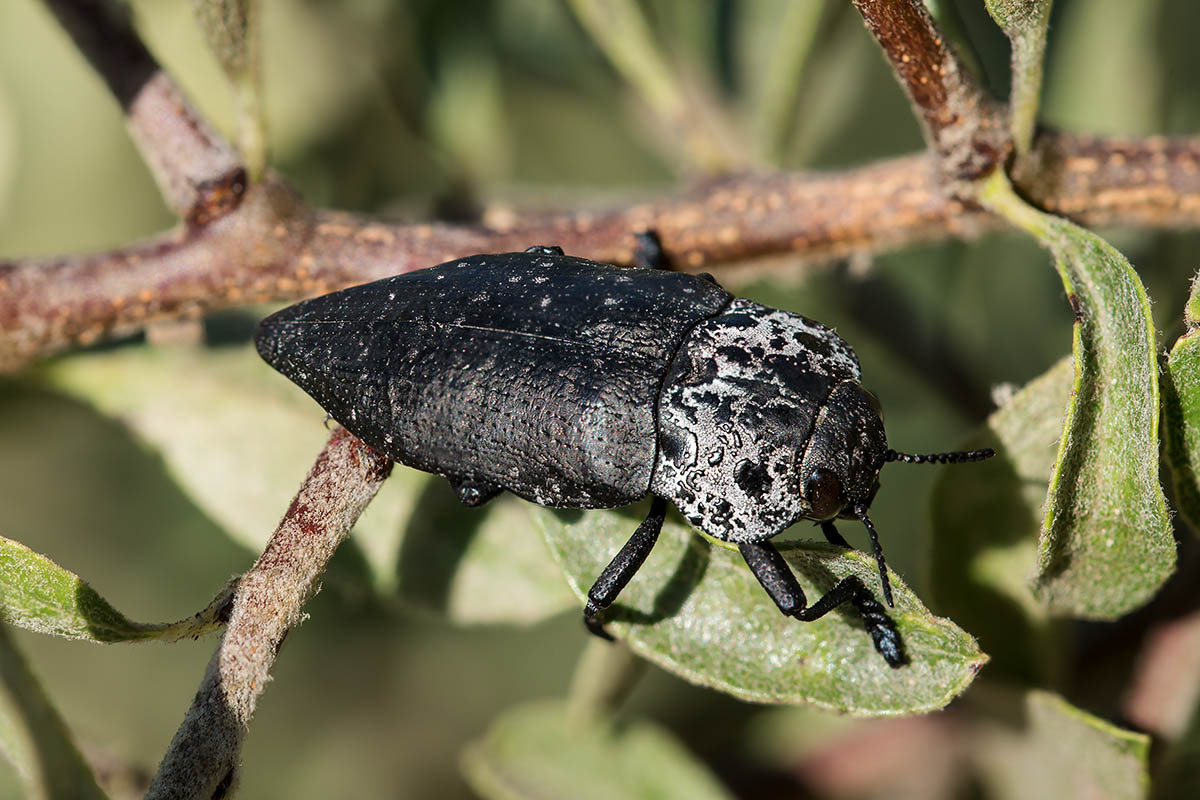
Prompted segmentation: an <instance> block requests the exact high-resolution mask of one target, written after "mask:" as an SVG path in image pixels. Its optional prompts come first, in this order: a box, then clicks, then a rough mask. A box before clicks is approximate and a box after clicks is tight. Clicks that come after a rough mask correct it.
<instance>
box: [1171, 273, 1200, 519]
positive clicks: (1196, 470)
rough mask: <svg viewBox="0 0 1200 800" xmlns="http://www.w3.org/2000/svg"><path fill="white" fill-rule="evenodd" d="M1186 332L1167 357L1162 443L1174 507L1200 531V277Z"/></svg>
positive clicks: (1187, 310)
mask: <svg viewBox="0 0 1200 800" xmlns="http://www.w3.org/2000/svg"><path fill="white" fill-rule="evenodd" d="M1184 323H1185V324H1186V325H1187V332H1186V333H1184V334H1183V336H1180V337H1179V340H1178V341H1176V342H1175V346H1174V347H1172V348H1171V354H1170V355H1169V356H1168V357H1167V369H1166V373H1165V375H1164V376H1163V426H1164V430H1163V443H1164V445H1165V446H1164V455H1165V457H1166V461H1167V464H1168V465H1169V466H1170V467H1171V475H1172V477H1173V478H1174V484H1175V504H1176V505H1177V506H1178V507H1179V511H1180V513H1181V514H1183V516H1184V518H1185V519H1187V521H1188V524H1190V525H1191V526H1192V530H1197V531H1200V276H1198V277H1197V279H1196V280H1193V282H1192V293H1191V295H1190V296H1189V297H1188V302H1187V306H1186V307H1185V309H1184Z"/></svg>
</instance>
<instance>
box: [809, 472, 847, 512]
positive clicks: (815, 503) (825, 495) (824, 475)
mask: <svg viewBox="0 0 1200 800" xmlns="http://www.w3.org/2000/svg"><path fill="white" fill-rule="evenodd" d="M804 499H805V500H806V501H808V507H809V509H810V515H811V517H812V518H813V519H832V518H833V517H835V516H837V513H838V512H839V511H841V510H842V506H844V505H846V502H845V500H844V499H843V498H842V482H841V481H840V480H838V477H837V476H836V475H834V474H833V472H831V471H830V470H827V469H815V470H813V473H812V475H809V476H808V480H807V481H805V482H804Z"/></svg>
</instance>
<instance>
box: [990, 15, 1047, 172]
mask: <svg viewBox="0 0 1200 800" xmlns="http://www.w3.org/2000/svg"><path fill="white" fill-rule="evenodd" d="M985 4H986V5H987V10H988V13H989V14H991V15H992V19H994V20H995V21H996V24H997V25H999V26H1000V29H1001V30H1003V31H1004V33H1005V35H1006V36H1008V38H1009V41H1011V42H1012V97H1011V98H1010V102H1009V106H1010V108H1011V109H1012V110H1011V113H1010V119H1009V130H1010V131H1011V133H1012V138H1013V147H1014V148H1015V149H1016V151H1017V156H1018V157H1023V156H1025V155H1027V154H1028V153H1029V152H1030V150H1031V149H1032V147H1033V133H1034V128H1035V127H1036V125H1037V111H1038V104H1039V103H1040V102H1041V94H1042V60H1043V56H1044V55H1045V52H1046V29H1047V26H1048V25H1049V24H1050V5H1051V0H986V2H985Z"/></svg>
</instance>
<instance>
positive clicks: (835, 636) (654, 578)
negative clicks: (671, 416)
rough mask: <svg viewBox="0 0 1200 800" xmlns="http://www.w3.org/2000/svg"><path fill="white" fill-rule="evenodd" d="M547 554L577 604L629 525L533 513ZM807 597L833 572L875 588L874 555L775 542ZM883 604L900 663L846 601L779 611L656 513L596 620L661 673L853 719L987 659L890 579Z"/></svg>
mask: <svg viewBox="0 0 1200 800" xmlns="http://www.w3.org/2000/svg"><path fill="white" fill-rule="evenodd" d="M538 519H539V520H540V521H541V523H542V529H543V531H544V533H545V534H546V540H547V541H548V542H549V544H550V549H551V551H552V552H553V553H554V555H555V558H557V559H558V561H559V564H560V565H561V566H562V568H563V570H564V571H565V572H566V573H567V580H568V581H569V582H570V584H571V588H572V589H573V590H574V591H575V594H576V595H577V596H578V597H579V598H580V599H581V600H582V598H584V596H585V595H586V592H587V590H588V589H589V588H590V586H591V583H592V581H594V580H595V578H596V576H598V575H599V574H600V572H601V570H602V569H603V568H604V567H605V565H606V564H607V563H608V562H609V560H610V559H611V558H612V557H613V556H614V555H615V554H616V553H617V551H618V550H619V549H620V548H621V546H622V545H623V544H624V543H625V541H626V540H627V539H628V538H629V536H630V534H632V532H633V530H634V528H635V527H636V526H637V522H638V520H636V519H634V518H632V517H629V516H627V515H625V514H622V513H618V512H610V511H589V512H587V513H586V514H584V513H582V512H570V511H557V512H552V511H549V510H540V511H539V512H538ZM779 549H780V552H782V553H783V555H784V558H785V559H786V560H787V561H788V563H789V565H790V566H791V568H792V570H793V571H794V572H795V573H796V577H797V578H798V579H799V581H800V584H801V586H803V587H804V590H805V592H806V593H807V595H808V598H809V600H810V601H814V600H816V599H817V598H818V597H820V596H821V595H823V594H824V593H825V592H826V591H828V590H829V589H830V588H832V586H833V585H834V583H835V582H836V581H837V580H838V579H840V578H841V577H843V576H845V575H849V574H853V575H857V576H859V577H860V578H861V579H862V580H863V581H864V583H866V585H867V586H878V583H879V576H878V573H877V572H876V567H875V562H874V560H873V559H871V558H870V557H868V556H866V555H864V554H862V553H858V552H855V551H850V552H847V551H844V550H842V549H841V548H837V547H833V546H832V545H826V544H816V543H803V544H798V543H786V542H785V543H780V544H779ZM892 586H893V588H894V591H895V598H896V608H895V609H893V610H891V612H890V613H891V614H892V618H893V619H894V620H896V623H897V625H898V627H899V630H900V634H901V636H902V637H903V638H904V645H905V647H906V649H907V653H908V656H909V658H910V659H911V660H912V663H911V664H909V665H907V666H904V667H902V668H900V669H892V668H890V667H888V666H887V664H886V662H884V660H883V658H882V656H880V655H879V654H878V653H877V652H875V649H874V647H873V646H872V644H871V638H870V637H869V636H868V635H867V633H866V631H865V630H864V629H863V623H862V620H861V618H860V617H859V616H858V614H857V612H856V611H854V610H853V608H849V607H843V608H841V609H838V610H837V611H834V612H833V613H831V614H828V615H826V616H825V617H823V618H821V619H819V620H817V621H816V622H807V623H806V622H798V621H797V620H795V619H792V618H789V617H785V616H783V615H782V614H780V613H779V609H778V608H776V607H775V604H774V603H772V602H771V600H770V598H769V597H768V596H767V594H766V593H765V592H764V591H763V589H762V587H761V586H760V585H759V583H758V581H757V580H756V579H755V578H754V576H753V575H752V574H751V573H750V569H749V568H748V567H747V566H746V564H745V562H744V561H743V560H742V557H741V555H740V554H739V553H738V552H737V551H735V550H732V549H729V548H727V547H724V546H714V545H713V544H712V542H711V541H710V540H708V539H706V538H702V537H701V536H699V535H698V534H696V533H695V532H694V531H693V530H692V529H691V528H689V527H687V526H685V525H683V524H681V523H679V522H675V521H674V520H670V519H668V521H667V523H666V524H665V525H664V526H663V531H662V534H661V535H660V536H659V539H658V544H656V545H655V547H654V551H653V552H652V553H651V554H650V557H649V558H648V559H647V560H646V563H645V565H644V566H643V567H642V568H641V570H639V571H638V574H637V577H635V578H634V579H633V581H632V582H631V583H630V585H629V586H627V587H626V588H625V590H624V591H623V592H622V593H621V596H620V598H618V600H617V602H616V604H615V605H614V606H613V608H612V609H611V610H610V612H609V616H608V619H609V620H610V622H609V623H608V624H607V627H608V629H609V630H610V631H612V633H613V634H615V635H616V636H617V637H619V638H622V639H624V640H625V641H626V642H628V644H629V645H630V647H632V648H633V650H634V652H636V653H637V654H638V655H640V656H642V657H644V658H646V659H648V660H650V661H652V662H654V663H655V664H657V665H659V666H660V667H662V668H663V669H666V670H667V671H669V672H672V673H674V674H676V675H678V676H680V677H682V678H684V679H686V680H689V681H691V682H693V683H697V684H700V685H702V686H709V687H712V688H714V689H719V690H721V691H724V692H726V693H728V694H731V695H733V696H735V697H739V698H742V699H745V700H751V701H756V702H765V703H809V704H812V705H816V706H820V707H822V708H829V709H835V710H838V711H846V712H851V713H855V714H861V715H884V714H904V713H915V712H918V711H928V710H931V709H936V708H941V707H942V706H944V705H946V703H948V702H950V700H951V699H953V698H954V697H955V696H956V695H957V694H958V693H960V692H961V691H962V690H963V689H964V688H966V686H967V684H969V683H970V682H971V680H972V679H973V678H974V676H975V673H976V672H978V670H979V668H980V667H981V666H982V665H983V663H984V662H985V661H986V660H987V657H986V656H984V655H983V653H981V652H980V651H979V648H978V646H977V645H976V643H975V640H974V639H972V638H971V637H970V636H969V635H967V634H966V633H964V632H963V631H962V630H961V629H959V628H958V627H957V626H956V625H954V623H952V622H950V621H949V620H944V619H938V618H937V617H934V616H933V615H931V614H930V613H929V612H928V611H927V610H926V609H925V608H924V607H923V606H922V605H921V604H920V602H919V601H918V600H917V598H916V597H915V595H913V593H912V592H911V591H910V590H909V589H908V588H907V587H906V586H905V585H904V584H903V583H902V582H901V581H900V580H899V579H898V578H897V577H895V576H893V577H892Z"/></svg>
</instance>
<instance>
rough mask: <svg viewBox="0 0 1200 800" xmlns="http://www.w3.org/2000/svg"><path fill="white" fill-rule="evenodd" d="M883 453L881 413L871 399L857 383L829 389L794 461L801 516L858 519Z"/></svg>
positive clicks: (874, 485) (876, 480)
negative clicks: (803, 449)
mask: <svg viewBox="0 0 1200 800" xmlns="http://www.w3.org/2000/svg"><path fill="white" fill-rule="evenodd" d="M886 452H887V438H886V437H885V436H884V433H883V413H882V412H881V411H880V408H879V401H878V400H876V399H875V396H874V395H873V394H871V393H870V392H868V391H867V390H865V389H863V388H862V386H860V385H859V383H858V382H857V381H854V380H843V381H841V382H840V383H838V384H837V385H836V386H834V388H833V391H832V392H830V394H829V397H828V398H827V399H826V401H825V403H824V404H823V405H822V407H821V410H820V413H819V414H818V415H817V419H816V422H815V424H814V425H813V431H812V435H811V436H810V437H809V439H808V443H807V447H806V448H805V451H804V453H803V454H802V455H801V457H800V498H801V501H802V504H803V509H804V516H805V517H807V518H809V519H812V520H817V521H821V522H823V521H825V520H830V519H833V518H834V517H849V518H858V516H859V515H858V514H857V513H855V511H854V509H856V508H863V509H866V508H867V507H868V506H869V505H871V500H872V499H874V497H875V492H876V490H877V489H878V488H879V468H880V467H882V466H883V462H884V455H885V454H886Z"/></svg>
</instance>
